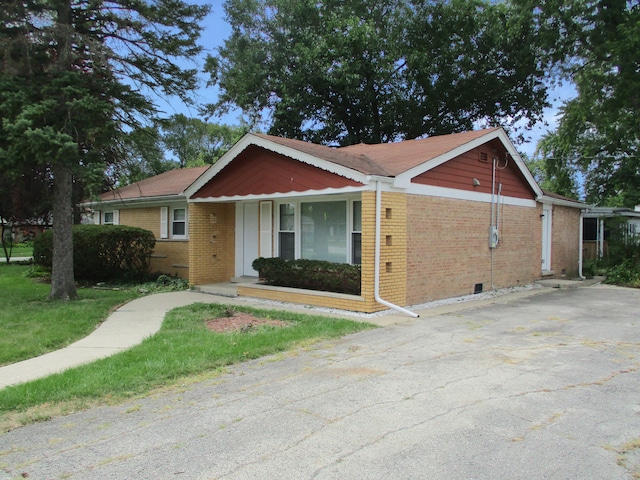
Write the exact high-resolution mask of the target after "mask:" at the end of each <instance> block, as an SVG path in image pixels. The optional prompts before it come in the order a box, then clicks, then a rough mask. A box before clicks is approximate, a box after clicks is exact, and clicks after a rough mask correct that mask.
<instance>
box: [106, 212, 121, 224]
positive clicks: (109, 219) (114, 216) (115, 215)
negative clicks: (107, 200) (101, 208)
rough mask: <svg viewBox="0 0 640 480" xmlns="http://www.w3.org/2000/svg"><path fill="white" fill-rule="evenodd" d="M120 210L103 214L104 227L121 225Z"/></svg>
mask: <svg viewBox="0 0 640 480" xmlns="http://www.w3.org/2000/svg"><path fill="white" fill-rule="evenodd" d="M119 213H120V212H119V211H118V210H112V211H110V212H102V224H103V225H118V224H119V223H120V215H119Z"/></svg>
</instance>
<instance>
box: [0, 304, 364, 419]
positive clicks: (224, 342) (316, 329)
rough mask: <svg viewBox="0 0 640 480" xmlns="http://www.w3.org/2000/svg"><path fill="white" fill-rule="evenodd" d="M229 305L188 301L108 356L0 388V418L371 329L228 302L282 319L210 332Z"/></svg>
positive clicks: (113, 395)
mask: <svg viewBox="0 0 640 480" xmlns="http://www.w3.org/2000/svg"><path fill="white" fill-rule="evenodd" d="M228 309H229V307H228V306H226V305H220V304H194V305H190V306H187V307H182V308H178V309H175V310H172V311H171V312H169V313H168V314H167V316H166V317H165V320H164V322H163V324H162V328H161V330H160V331H159V332H158V333H157V334H156V335H154V336H152V337H150V338H148V339H146V340H145V341H144V342H143V343H142V344H141V345H138V346H136V347H133V348H131V349H129V350H127V351H125V352H122V353H119V354H117V355H114V356H112V357H109V358H106V359H103V360H99V361H96V362H93V363H91V364H88V365H83V366H80V367H77V368H73V369H70V370H67V371H65V372H63V373H60V374H56V375H51V376H49V377H46V378H43V379H40V380H35V381H32V382H29V383H26V384H21V385H15V386H10V387H7V388H4V389H2V390H0V415H1V416H2V417H0V423H3V424H4V425H6V423H5V422H2V421H3V420H6V417H7V414H8V412H11V411H25V410H27V409H28V408H29V407H33V406H37V405H43V404H50V403H54V404H55V403H57V402H74V405H75V408H82V406H83V405H86V403H85V402H87V400H91V399H93V400H94V401H107V400H111V401H113V400H114V399H122V398H127V397H131V396H133V395H137V394H142V393H145V392H148V391H149V390H150V389H152V388H156V387H160V386H163V385H167V384H173V383H174V382H176V381H181V382H182V383H184V381H185V377H186V376H189V375H192V376H193V375H211V374H215V373H217V372H218V371H219V369H220V368H222V367H224V366H226V365H230V364H233V363H238V362H243V361H246V360H249V359H254V358H258V357H261V356H264V355H269V354H274V353H277V352H281V351H285V350H287V349H292V348H295V347H296V346H297V345H300V344H302V343H304V344H308V343H309V342H317V341H320V340H323V339H328V338H336V337H340V336H343V335H347V334H349V333H354V332H358V331H361V330H366V329H369V328H372V327H373V325H371V324H368V323H364V322H355V321H351V320H344V319H339V318H325V317H320V316H312V315H301V314H296V313H292V312H284V311H275V310H257V309H253V308H248V307H234V309H235V310H236V311H239V312H247V313H250V314H251V315H254V316H256V317H266V318H271V319H278V320H282V321H285V322H287V323H289V326H287V327H284V328H281V327H280V328H278V327H269V326H264V327H261V328H256V329H252V331H251V333H241V332H233V333H215V332H212V331H210V330H208V329H207V328H206V325H205V322H206V321H207V320H211V319H215V318H218V317H221V316H224V315H225V312H226V311H228Z"/></svg>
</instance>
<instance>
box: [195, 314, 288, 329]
mask: <svg viewBox="0 0 640 480" xmlns="http://www.w3.org/2000/svg"><path fill="white" fill-rule="evenodd" d="M205 324H206V325H207V328H208V329H209V330H212V331H214V332H234V331H238V332H249V331H251V329H253V328H256V327H259V326H260V325H272V326H274V327H286V326H287V325H289V323H288V322H283V321H282V320H274V319H272V318H260V317H255V316H253V315H251V314H250V313H243V312H237V313H235V314H234V315H233V316H232V317H220V318H213V319H211V320H205Z"/></svg>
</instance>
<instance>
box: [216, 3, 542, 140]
mask: <svg viewBox="0 0 640 480" xmlns="http://www.w3.org/2000/svg"><path fill="white" fill-rule="evenodd" d="M225 9H226V14H227V20H228V22H229V23H230V24H231V27H232V33H231V36H230V37H229V38H228V39H227V40H226V41H225V44H224V46H223V47H221V48H219V49H218V51H217V54H216V55H213V56H211V57H210V58H209V59H208V64H207V70H208V71H209V73H210V75H211V84H214V85H216V86H218V87H219V89H220V91H221V94H220V97H219V101H218V102H217V103H216V104H213V105H210V107H209V108H210V110H211V111H214V112H224V111H225V110H226V109H229V108H234V107H240V108H241V109H242V110H243V112H245V114H246V115H247V116H248V118H249V121H250V122H253V123H254V124H255V123H260V122H264V123H266V124H267V126H268V129H269V133H272V134H277V135H282V136H285V137H292V138H299V139H304V140H310V141H314V142H323V143H339V144H342V145H346V144H353V143H357V142H367V143H379V142H389V141H394V140H398V139H403V138H415V137H420V136H425V135H431V134H439V133H451V132H456V131H461V130H466V129H470V128H473V127H474V126H476V125H492V124H498V123H499V124H501V125H504V126H506V127H509V126H514V125H515V124H516V123H518V122H520V121H521V120H522V119H525V120H527V121H528V122H530V123H532V122H534V121H535V120H537V119H539V118H540V115H541V113H542V109H543V107H544V106H545V105H546V86H545V85H544V83H543V81H542V78H543V71H542V69H541V64H540V62H539V59H538V51H537V47H536V45H534V44H532V43H531V42H529V41H528V37H529V35H530V34H531V33H533V28H532V26H531V25H530V24H529V23H528V22H527V21H526V20H527V18H525V17H523V16H522V15H521V12H520V11H519V10H512V9H511V8H510V6H509V5H508V4H501V3H495V2H491V1H488V0H486V1H485V0H471V1H460V0H453V1H448V2H440V1H427V0H322V1H315V0H300V1H297V2H291V1H288V0H227V2H226V4H225Z"/></svg>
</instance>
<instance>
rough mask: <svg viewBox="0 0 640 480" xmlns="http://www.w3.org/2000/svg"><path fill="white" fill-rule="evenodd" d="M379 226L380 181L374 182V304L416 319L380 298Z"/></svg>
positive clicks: (409, 313)
mask: <svg viewBox="0 0 640 480" xmlns="http://www.w3.org/2000/svg"><path fill="white" fill-rule="evenodd" d="M381 224H382V184H381V183H380V180H376V241H375V260H374V277H375V278H374V288H373V290H374V298H375V300H376V302H378V303H380V304H381V305H384V306H386V307H389V308H392V309H394V310H397V311H399V312H402V313H404V314H406V315H410V316H412V317H414V318H418V317H419V316H420V315H418V314H417V313H415V312H412V311H411V310H407V309H406V308H402V307H400V306H398V305H395V304H393V303H391V302H387V301H386V300H383V299H382V298H380V243H381V238H380V233H381Z"/></svg>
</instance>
